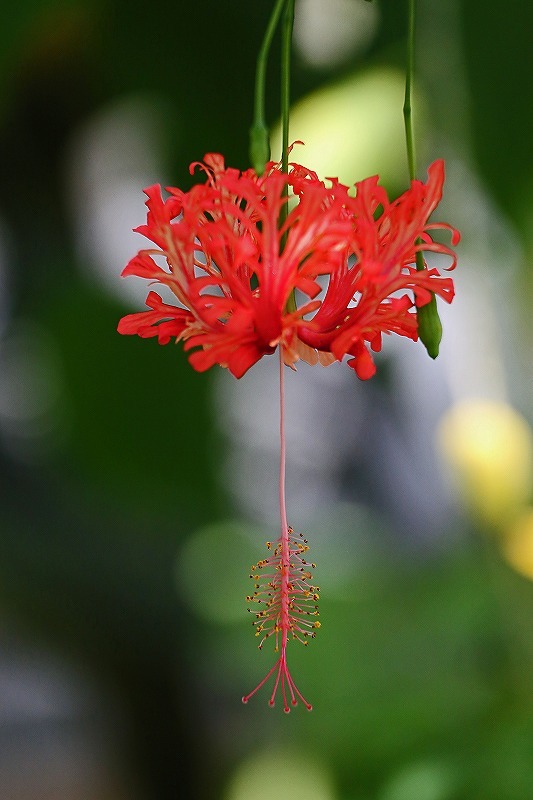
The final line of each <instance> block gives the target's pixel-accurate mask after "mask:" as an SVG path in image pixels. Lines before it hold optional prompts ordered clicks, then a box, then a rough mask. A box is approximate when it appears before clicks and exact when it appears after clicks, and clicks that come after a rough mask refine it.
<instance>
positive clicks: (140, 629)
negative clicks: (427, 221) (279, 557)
mask: <svg viewBox="0 0 533 800" xmlns="http://www.w3.org/2000/svg"><path fill="white" fill-rule="evenodd" d="M406 5H407V4H406V3H404V2H397V0H374V2H373V3H366V2H363V0H297V3H296V7H297V19H296V26H295V41H294V76H293V93H294V102H295V107H294V114H293V122H292V133H291V138H293V139H298V138H301V139H303V140H304V141H305V146H304V147H301V148H299V149H298V151H297V153H296V151H295V157H297V160H299V161H301V162H302V163H304V164H306V165H307V166H309V167H311V168H313V169H317V170H318V171H319V172H321V173H322V174H324V175H339V176H340V177H341V178H342V180H344V181H346V182H350V183H351V182H353V181H355V180H359V179H361V178H363V177H365V176H367V175H369V174H373V173H375V172H379V173H380V174H381V176H382V178H383V181H384V182H385V184H386V185H387V187H388V188H389V189H390V191H391V192H393V193H398V192H400V191H403V189H404V188H405V186H406V181H407V167H406V162H405V155H404V142H403V131H402V124H403V123H402V116H401V105H402V102H403V98H402V92H403V64H404V59H405V38H404V37H405V19H406ZM271 6H272V4H271V3H270V2H268V1H267V0H261V2H255V3H250V2H244V0H234V1H233V2H228V3H220V2H214V0H206V2H204V3H199V2H197V3H188V2H181V3H177V2H174V3H166V2H163V1H162V2H159V3H157V4H155V5H153V6H150V5H149V4H146V3H144V2H143V3H141V2H136V0H130V1H129V2H128V3H126V2H122V1H121V0H116V1H115V2H105V0H94V1H93V2H91V1H90V0H62V1H61V2H54V1H53V0H46V2H44V1H42V0H41V1H37V0H33V2H31V1H30V0H19V2H18V3H16V4H14V5H11V6H10V7H9V11H8V10H7V9H6V8H5V9H4V14H3V20H2V26H1V28H0V40H1V46H0V145H1V146H0V152H1V153H2V156H3V158H2V168H1V186H2V192H1V198H0V469H1V473H2V474H1V481H0V497H1V517H0V796H1V797H5V798H6V799H7V798H9V800H26V798H28V799H29V798H31V799H32V800H33V798H39V799H40V800H41V799H43V798H44V799H45V800H46V799H47V798H50V800H63V799H64V800H123V799H125V798H127V799H128V800H170V798H177V797H187V798H193V800H195V799H196V798H199V799H200V800H218V798H221V800H245V799H248V798H250V800H263V798H267V797H271V796H276V797H277V798H278V799H279V800H284V798H291V799H292V800H300V798H304V797H305V798H306V800H531V797H533V613H532V612H533V584H532V580H533V512H532V510H531V506H530V502H531V489H532V444H531V440H532V435H531V428H530V425H531V422H532V417H533V397H532V395H531V374H532V369H531V368H532V358H531V352H532V348H531V345H532V336H531V325H530V307H531V302H532V282H531V264H532V255H533V217H532V212H533V199H532V188H533V161H532V158H531V130H532V121H533V119H532V116H533V115H532V107H533V106H532V102H531V101H532V93H531V72H532V70H531V67H532V63H531V48H530V41H529V40H530V31H531V29H532V23H533V10H532V7H531V6H530V5H528V4H524V3H520V4H519V3H518V2H516V1H515V0H511V1H510V2H507V3H504V4H502V3H501V2H496V0H484V1H483V2H482V1H481V0H470V2H468V3H460V2H459V0H447V2H445V3H442V2H441V0H420V1H419V17H418V38H417V87H416V91H417V95H416V101H417V105H416V110H417V117H416V125H417V129H418V152H419V164H420V174H421V177H423V176H424V174H425V168H426V166H427V164H428V163H429V162H430V161H432V160H433V159H434V158H437V157H441V156H444V157H446V159H447V165H448V178H447V187H446V198H445V201H444V204H443V209H442V211H440V212H439V219H446V220H447V221H449V222H450V223H452V224H454V225H456V226H457V227H459V228H460V229H461V231H462V233H463V242H462V244H461V246H460V249H459V268H458V270H457V273H456V286H457V299H456V301H455V302H454V304H453V305H452V306H451V308H450V309H444V311H443V317H444V321H445V338H444V343H443V347H442V355H441V357H440V358H439V360H438V361H437V362H435V363H433V362H430V360H429V359H427V358H426V357H425V356H424V354H423V353H422V351H421V349H419V348H417V347H416V346H414V345H413V344H412V343H409V342H403V341H400V342H392V341H387V342H385V347H384V354H383V356H382V358H381V360H380V362H379V369H378V377H376V378H375V379H374V380H373V381H372V382H371V383H369V384H360V383H358V382H357V380H356V378H355V377H353V376H352V375H351V374H350V375H349V374H348V372H349V371H348V370H347V369H346V367H345V366H344V367H341V366H339V365H334V366H333V367H331V368H329V369H328V370H321V369H318V368H315V371H312V370H306V369H305V368H302V369H299V371H298V374H297V375H290V376H289V380H288V384H289V385H288V426H289V433H288V436H289V478H288V480H289V484H288V491H289V497H288V502H289V516H290V521H291V523H292V524H293V525H294V526H295V527H296V528H297V529H302V530H304V531H305V533H306V535H308V536H309V540H310V544H311V547H312V550H311V552H312V554H313V558H314V559H315V560H316V561H317V562H318V568H317V573H316V577H317V580H318V582H319V583H320V585H321V589H322V591H321V597H322V599H321V619H322V628H321V631H320V635H319V636H318V637H317V639H316V641H315V642H313V643H312V646H311V647H309V648H307V649H306V650H305V652H304V651H303V648H301V651H299V650H298V648H297V647H296V646H294V647H293V649H291V651H290V653H289V656H290V659H291V664H292V670H293V674H294V676H295V678H296V681H297V683H298V685H299V687H300V688H301V690H302V692H303V693H304V694H305V695H306V696H307V697H308V698H309V699H310V700H311V701H312V702H313V705H314V710H313V712H312V713H311V714H308V713H307V712H305V711H304V709H302V708H300V707H299V708H297V709H296V710H295V711H294V713H291V714H290V715H289V716H287V717H286V716H285V715H283V713H282V711H281V708H275V709H274V710H273V709H270V708H268V705H267V695H266V693H264V692H263V693H262V694H261V695H259V696H255V697H254V698H253V700H252V701H250V703H249V704H248V705H247V706H246V707H245V706H243V705H242V704H241V703H240V698H241V696H242V694H244V693H245V692H247V691H249V690H250V689H251V688H252V687H253V686H254V685H255V683H256V682H257V681H258V680H259V679H260V677H262V675H263V674H264V672H266V671H267V669H268V668H269V666H270V664H271V663H272V662H271V659H273V657H274V656H273V654H272V653H269V652H267V651H266V650H264V651H263V652H262V653H258V651H257V650H256V648H255V644H256V642H255V640H254V638H253V636H252V632H251V629H250V626H249V617H248V616H247V612H246V604H245V601H244V595H245V594H247V593H248V591H249V587H248V585H247V584H248V571H249V565H250V563H252V562H253V561H256V560H257V559H258V558H260V557H262V556H261V555H260V554H261V553H262V552H263V550H264V544H263V543H264V541H265V539H268V538H271V537H272V536H273V535H275V531H276V526H277V511H276V496H275V483H276V435H277V434H276V413H277V411H276V402H277V395H276V386H275V364H273V363H272V364H270V363H268V362H267V361H266V360H265V363H264V364H260V365H258V366H257V368H254V370H252V371H251V373H250V374H249V375H247V376H246V377H245V378H244V379H243V380H242V381H239V382H235V381H232V380H231V379H230V378H229V377H228V376H226V375H222V374H221V371H220V370H219V371H218V372H216V371H212V373H211V374H204V375H198V374H196V373H195V372H194V371H193V370H192V369H191V368H190V367H189V366H188V364H187V362H186V359H185V358H184V356H183V353H182V352H181V348H180V347H178V348H175V347H172V346H168V347H166V348H160V347H158V346H157V345H156V344H155V343H154V342H153V341H149V342H142V341H141V340H139V339H136V338H126V337H120V336H118V334H116V332H115V331H116V324H117V321H118V319H119V317H120V316H121V315H123V314H124V313H128V312H130V311H133V310H140V309H141V308H142V307H143V300H144V296H145V294H146V287H141V286H137V285H130V281H129V280H128V281H121V280H120V278H119V277H118V276H119V274H120V271H121V269H122V268H123V266H124V265H125V263H126V261H127V260H128V259H129V258H130V257H131V256H132V255H134V253H135V252H136V251H137V250H138V249H139V248H140V247H141V246H143V245H142V240H141V238H140V237H139V236H136V235H134V234H133V233H131V229H132V228H133V227H134V226H135V225H138V224H141V223H142V222H143V221H144V213H145V209H144V206H143V195H142V189H143V188H144V186H147V185H150V184H152V183H154V182H162V183H163V185H169V184H171V185H175V186H180V187H181V188H184V189H186V188H188V187H190V186H191V182H192V180H193V178H191V176H190V175H189V171H188V166H189V163H190V162H192V161H195V160H198V159H201V158H202V157H203V155H204V154H205V153H206V152H209V151H216V152H222V153H224V155H225V157H226V161H227V163H229V164H231V165H234V166H237V167H239V168H246V167H247V166H248V158H247V147H248V142H247V131H248V127H249V124H250V121H251V109H252V90H253V79H254V64H255V58H256V53H257V48H258V46H259V43H260V40H261V37H262V35H263V31H264V29H265V25H266V22H267V19H268V16H269V13H270V9H271ZM277 54H278V45H277V44H276V46H275V47H274V51H273V54H272V60H271V65H270V79H271V81H270V90H269V96H268V116H269V122H270V123H271V124H272V128H273V131H274V134H273V142H274V148H275V147H276V145H275V143H276V133H275V130H276V125H277V116H278V112H277V108H278V106H277V89H278V80H279V69H278V67H277ZM274 155H275V156H278V155H279V154H278V153H277V152H276V150H274ZM139 283H141V281H139ZM133 284H135V280H133Z"/></svg>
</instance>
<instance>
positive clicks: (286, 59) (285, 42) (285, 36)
mask: <svg viewBox="0 0 533 800" xmlns="http://www.w3.org/2000/svg"><path fill="white" fill-rule="evenodd" d="M286 2H287V4H286V6H285V14H284V16H283V27H282V34H281V36H282V39H281V171H282V172H285V173H287V172H288V171H289V115H290V107H291V52H292V29H293V27H294V0H286ZM287 195H288V187H287Z"/></svg>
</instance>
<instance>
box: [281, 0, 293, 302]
mask: <svg viewBox="0 0 533 800" xmlns="http://www.w3.org/2000/svg"><path fill="white" fill-rule="evenodd" d="M294 2H295V0H287V5H286V6H285V14H284V16H283V24H282V31H281V171H282V172H284V173H285V174H286V175H287V174H288V172H289V117H290V110H291V54H292V29H293V27H294ZM283 199H284V201H285V202H284V203H283V205H282V206H281V213H280V220H279V222H280V225H283V224H284V222H285V220H286V219H287V215H288V213H289V185H288V183H286V184H285V186H284V187H283ZM285 239H286V235H284V236H283V237H282V239H281V248H282V249H283V247H284V246H285ZM287 311H289V312H291V311H296V296H295V292H294V289H293V290H292V292H291V294H290V296H289V299H288V300H287Z"/></svg>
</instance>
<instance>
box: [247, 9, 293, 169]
mask: <svg viewBox="0 0 533 800" xmlns="http://www.w3.org/2000/svg"><path fill="white" fill-rule="evenodd" d="M286 3H287V0H277V3H276V5H275V6H274V10H273V11H272V15H271V17H270V20H269V22H268V26H267V29H266V32H265V36H264V38H263V42H262V44H261V49H260V50H259V54H258V56H257V66H256V73H255V96H254V121H253V123H252V127H251V128H250V161H251V162H252V166H253V168H254V169H255V171H256V172H257V174H258V175H262V174H263V172H264V169H265V164H266V162H267V161H268V160H269V159H270V140H269V135H268V128H267V124H266V114H265V94H266V69H267V61H268V54H269V52H270V46H271V44H272V39H273V38H274V33H275V31H276V27H277V25H278V22H279V19H280V17H281V12H282V11H283V8H284V6H285V4H286Z"/></svg>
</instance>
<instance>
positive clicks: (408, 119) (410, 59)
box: [403, 0, 416, 181]
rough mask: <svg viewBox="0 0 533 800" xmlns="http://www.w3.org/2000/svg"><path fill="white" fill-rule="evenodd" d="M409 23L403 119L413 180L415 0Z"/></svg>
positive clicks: (409, 12)
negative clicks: (412, 96)
mask: <svg viewBox="0 0 533 800" xmlns="http://www.w3.org/2000/svg"><path fill="white" fill-rule="evenodd" d="M408 14H409V23H408V31H407V69H406V73H405V100H404V104H403V119H404V124H405V143H406V145H407V163H408V166H409V177H410V178H411V180H412V181H414V180H415V178H416V157H415V142H414V135H413V116H412V104H411V95H412V85H413V75H414V71H415V0H409V11H408Z"/></svg>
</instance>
